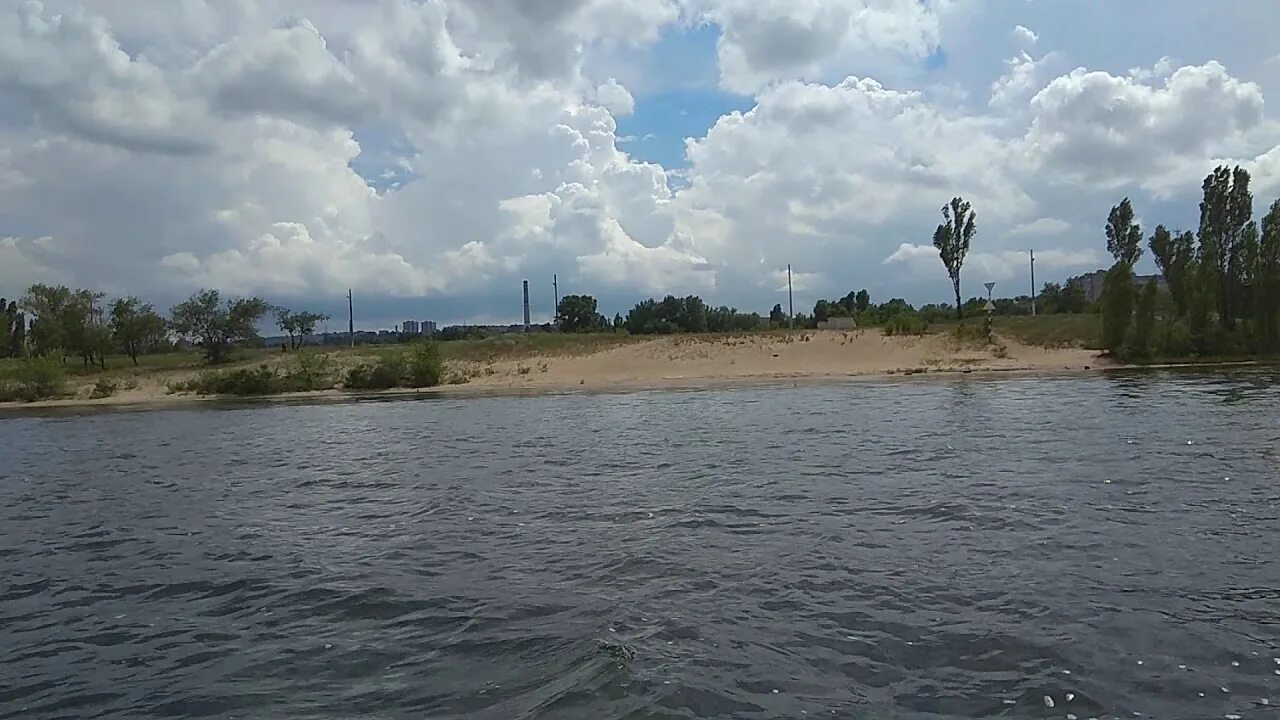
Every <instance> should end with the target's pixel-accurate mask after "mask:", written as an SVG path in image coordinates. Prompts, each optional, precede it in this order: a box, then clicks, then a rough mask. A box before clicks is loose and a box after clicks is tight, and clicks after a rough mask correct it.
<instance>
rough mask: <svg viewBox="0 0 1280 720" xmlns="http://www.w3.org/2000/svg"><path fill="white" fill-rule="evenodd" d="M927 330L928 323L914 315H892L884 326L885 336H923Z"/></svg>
mask: <svg viewBox="0 0 1280 720" xmlns="http://www.w3.org/2000/svg"><path fill="white" fill-rule="evenodd" d="M928 330H929V323H927V322H925V321H924V320H923V319H922V318H921V317H920V316H919V315H917V314H915V313H901V314H898V315H894V316H893V317H891V318H889V320H888V322H886V323H885V324H884V334H885V335H924V334H925V333H926V332H927V331H928Z"/></svg>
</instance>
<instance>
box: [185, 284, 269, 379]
mask: <svg viewBox="0 0 1280 720" xmlns="http://www.w3.org/2000/svg"><path fill="white" fill-rule="evenodd" d="M269 308H270V306H269V305H267V302H266V301H265V300H263V299H261V298H256V297H253V298H232V299H228V300H227V302H226V305H225V306H224V305H223V304H222V302H221V297H220V295H219V293H218V291H217V290H201V291H200V292H197V293H196V294H194V295H192V296H191V297H190V299H188V300H186V301H185V302H182V303H179V304H178V305H175V306H173V310H171V311H170V313H169V316H170V318H171V320H170V324H171V326H172V328H173V331H174V332H175V333H177V334H178V335H179V336H181V337H184V338H186V339H187V340H190V341H192V342H196V343H199V344H200V347H201V348H203V350H204V355H205V359H207V360H208V361H209V364H210V365H216V364H218V363H221V362H226V360H227V358H228V355H229V354H230V351H231V348H233V347H234V346H235V345H237V344H240V343H245V342H249V341H252V340H256V339H257V338H258V330H257V324H258V321H259V320H261V319H262V316H264V315H266V314H267V310H268V309H269Z"/></svg>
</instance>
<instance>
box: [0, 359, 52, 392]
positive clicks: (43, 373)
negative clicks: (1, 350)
mask: <svg viewBox="0 0 1280 720" xmlns="http://www.w3.org/2000/svg"><path fill="white" fill-rule="evenodd" d="M66 387H67V373H66V370H65V369H64V368H63V367H62V362H61V361H60V360H57V359H55V358H46V357H31V358H26V359H24V360H22V361H21V362H19V363H17V364H16V365H15V366H14V367H13V368H11V369H10V370H9V371H8V372H7V373H6V374H5V376H4V377H0V402H13V401H15V400H21V401H23V402H34V401H36V400H44V399H47V398H53V397H58V396H59V395H64V394H66Z"/></svg>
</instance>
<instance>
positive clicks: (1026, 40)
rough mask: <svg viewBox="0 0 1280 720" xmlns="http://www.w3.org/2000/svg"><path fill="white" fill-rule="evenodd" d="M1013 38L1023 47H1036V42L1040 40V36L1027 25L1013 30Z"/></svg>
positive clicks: (1016, 26) (1018, 26) (1017, 26)
mask: <svg viewBox="0 0 1280 720" xmlns="http://www.w3.org/2000/svg"><path fill="white" fill-rule="evenodd" d="M1013 37H1014V38H1015V39H1017V41H1018V42H1019V43H1020V44H1021V45H1022V46H1023V47H1030V46H1032V45H1035V44H1036V42H1037V41H1039V40H1040V36H1039V35H1037V34H1036V33H1035V31H1033V30H1031V29H1030V28H1028V27H1027V26H1025V25H1015V26H1014V28H1013Z"/></svg>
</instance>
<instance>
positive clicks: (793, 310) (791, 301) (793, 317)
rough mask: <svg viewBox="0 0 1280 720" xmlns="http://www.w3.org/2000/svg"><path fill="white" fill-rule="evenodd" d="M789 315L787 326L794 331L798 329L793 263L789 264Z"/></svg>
mask: <svg viewBox="0 0 1280 720" xmlns="http://www.w3.org/2000/svg"><path fill="white" fill-rule="evenodd" d="M787 314H788V315H789V316H790V318H791V319H790V321H789V322H788V323H787V324H788V325H790V326H791V329H792V330H794V329H795V328H796V299H795V296H794V295H792V294H791V263H787Z"/></svg>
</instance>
